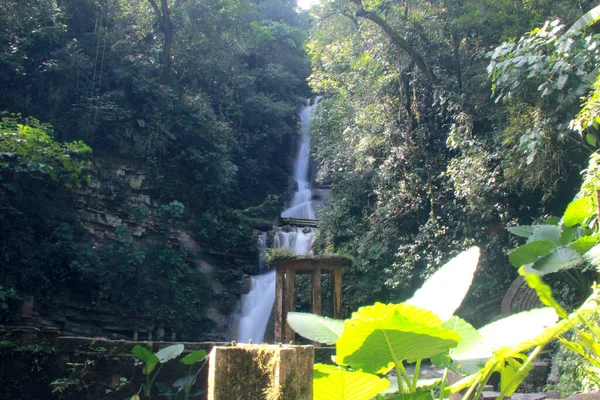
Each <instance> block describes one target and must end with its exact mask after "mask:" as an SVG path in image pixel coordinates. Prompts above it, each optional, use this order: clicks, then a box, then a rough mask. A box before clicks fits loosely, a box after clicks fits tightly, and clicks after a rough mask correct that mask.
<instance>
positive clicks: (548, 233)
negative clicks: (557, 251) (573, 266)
mask: <svg viewBox="0 0 600 400" xmlns="http://www.w3.org/2000/svg"><path fill="white" fill-rule="evenodd" d="M561 233H562V232H561V228H560V227H558V226H555V225H534V227H533V234H532V235H531V237H530V238H529V240H528V241H527V242H528V243H531V242H542V241H549V242H552V243H554V244H555V245H557V246H558V245H560V235H561Z"/></svg>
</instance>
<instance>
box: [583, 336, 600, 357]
mask: <svg viewBox="0 0 600 400" xmlns="http://www.w3.org/2000/svg"><path fill="white" fill-rule="evenodd" d="M577 343H579V344H580V345H582V346H583V347H585V348H586V349H588V350H589V351H590V352H591V353H593V354H594V355H595V356H596V357H600V344H599V343H598V341H597V340H596V339H595V338H594V337H593V336H592V335H590V334H589V333H587V332H579V333H578V334H577Z"/></svg>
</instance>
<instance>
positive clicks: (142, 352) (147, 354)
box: [131, 344, 159, 375]
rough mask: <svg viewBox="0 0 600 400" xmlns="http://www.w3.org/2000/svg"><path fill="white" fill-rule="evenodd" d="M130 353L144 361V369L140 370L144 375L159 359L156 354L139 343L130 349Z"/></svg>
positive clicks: (149, 371)
mask: <svg viewBox="0 0 600 400" xmlns="http://www.w3.org/2000/svg"><path fill="white" fill-rule="evenodd" d="M131 354H133V355H134V356H136V357H137V358H139V359H140V360H142V361H143V362H144V364H145V365H144V369H143V370H142V372H143V373H144V375H149V374H150V373H151V372H152V371H153V370H154V368H155V367H156V364H158V363H159V359H158V357H157V356H156V355H154V354H153V353H152V352H151V351H150V350H148V349H147V348H145V347H144V346H141V345H139V344H138V345H137V346H135V347H134V348H133V349H132V350H131Z"/></svg>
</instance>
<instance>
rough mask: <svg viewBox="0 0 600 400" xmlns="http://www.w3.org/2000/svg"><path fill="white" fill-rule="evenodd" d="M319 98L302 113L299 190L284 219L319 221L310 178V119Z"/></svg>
mask: <svg viewBox="0 0 600 400" xmlns="http://www.w3.org/2000/svg"><path fill="white" fill-rule="evenodd" d="M318 102H319V98H318V97H317V98H316V99H315V102H314V103H313V104H312V105H311V104H310V102H309V103H308V104H307V106H306V107H304V109H303V110H302V112H301V113H300V126H301V132H302V139H301V140H300V146H298V152H297V153H296V159H295V161H294V175H293V178H294V180H295V181H296V185H297V189H296V191H295V192H294V197H293V198H292V203H291V204H290V207H289V208H288V209H287V210H285V211H283V212H282V213H281V217H282V218H297V219H313V220H314V219H317V217H316V215H315V210H314V209H313V205H312V188H311V183H310V181H311V179H310V176H309V168H308V167H309V165H310V118H311V116H312V111H313V109H314V108H315V107H316V105H317V104H318Z"/></svg>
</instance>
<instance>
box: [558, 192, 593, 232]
mask: <svg viewBox="0 0 600 400" xmlns="http://www.w3.org/2000/svg"><path fill="white" fill-rule="evenodd" d="M593 213H594V206H593V201H592V198H591V197H589V196H587V197H582V198H580V199H577V200H573V201H572V202H570V203H569V205H568V206H567V209H566V210H565V214H564V216H563V223H564V225H565V226H575V225H583V223H584V222H585V220H586V219H587V218H589V217H590V216H591V215H592V214H593Z"/></svg>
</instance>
